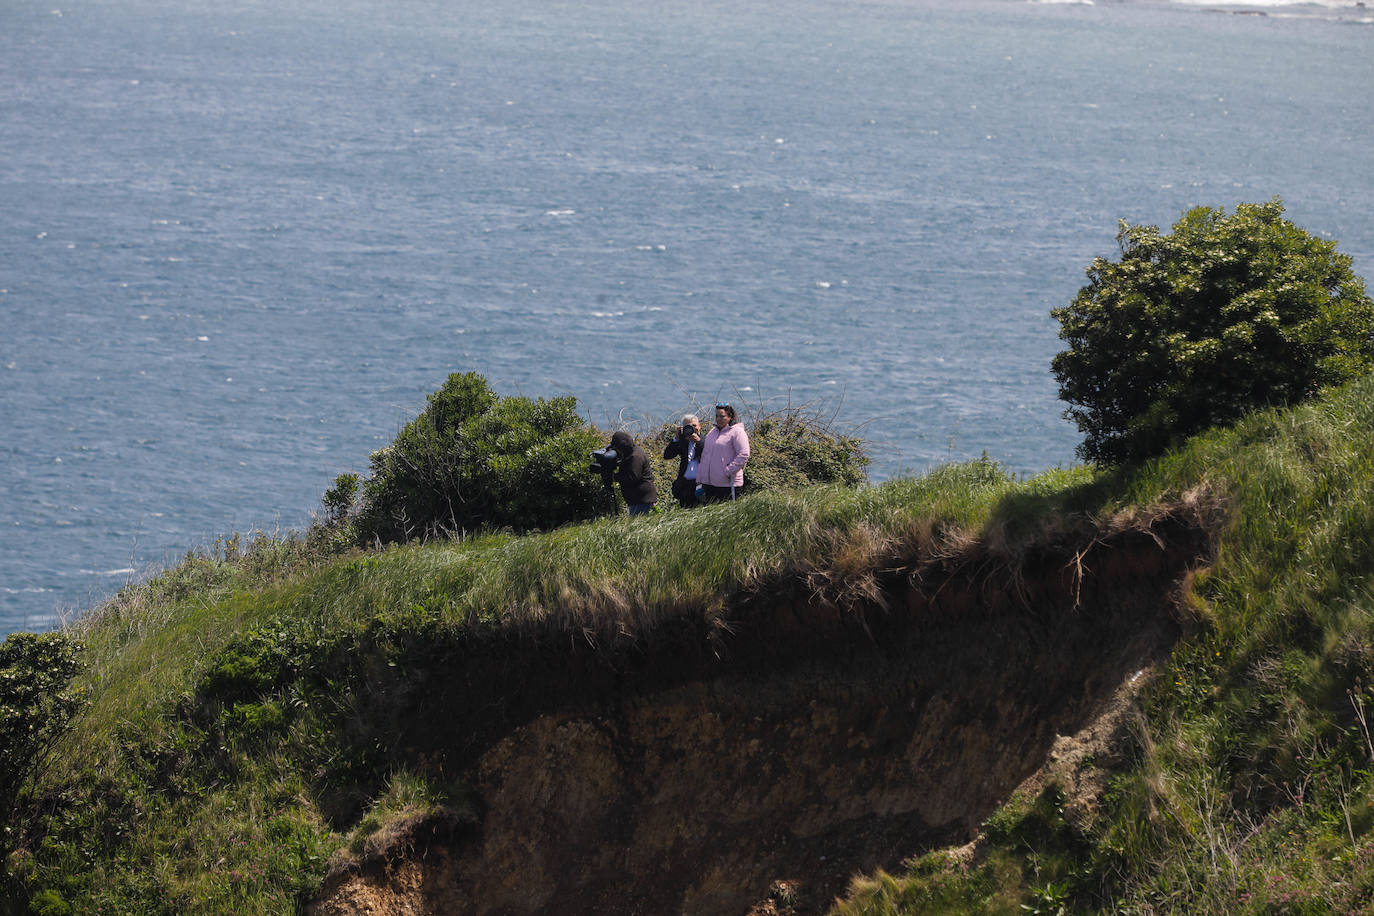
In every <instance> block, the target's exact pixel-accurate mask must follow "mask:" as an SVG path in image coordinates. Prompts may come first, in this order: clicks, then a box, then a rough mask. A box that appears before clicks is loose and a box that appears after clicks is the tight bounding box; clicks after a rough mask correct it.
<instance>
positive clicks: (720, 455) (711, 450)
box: [697, 423, 749, 487]
mask: <svg viewBox="0 0 1374 916" xmlns="http://www.w3.org/2000/svg"><path fill="white" fill-rule="evenodd" d="M748 460H749V434H748V433H746V432H745V431H744V424H743V423H731V424H730V425H729V426H727V427H725V428H724V429H721V428H720V427H717V426H713V427H711V431H710V432H709V433H707V434H706V440H705V441H704V442H703V443H702V446H701V467H699V468H698V469H697V483H700V484H706V485H707V486H712V487H739V486H743V485H744V464H745V462H747V461H748Z"/></svg>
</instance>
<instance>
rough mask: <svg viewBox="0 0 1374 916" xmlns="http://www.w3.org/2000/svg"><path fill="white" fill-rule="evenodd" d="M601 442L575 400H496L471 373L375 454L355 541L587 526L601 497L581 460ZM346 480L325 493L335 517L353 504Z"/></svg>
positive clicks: (453, 381)
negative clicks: (583, 523)
mask: <svg viewBox="0 0 1374 916" xmlns="http://www.w3.org/2000/svg"><path fill="white" fill-rule="evenodd" d="M601 444H602V435H601V433H600V432H598V431H597V430H595V429H593V428H591V427H590V426H588V425H587V424H586V423H584V422H583V420H582V418H581V417H579V416H578V414H577V399H576V398H573V397H561V398H553V399H552V400H547V401H546V400H544V399H542V398H541V399H539V400H537V401H532V400H530V399H529V398H525V397H505V398H500V397H497V396H496V394H495V393H493V392H492V390H491V388H490V387H489V386H488V385H487V382H486V379H484V378H482V376H480V375H478V374H477V373H475V372H468V373H465V374H461V375H460V374H457V373H455V374H453V375H450V376H449V378H448V380H447V381H446V382H445V383H444V385H443V387H442V388H440V389H439V390H438V391H436V392H434V393H433V394H431V395H430V396H429V404H428V406H427V407H426V408H425V410H424V411H423V412H422V413H421V414H420V415H419V416H418V417H416V418H415V419H414V420H412V421H411V422H410V423H408V424H406V426H405V427H404V428H403V429H402V430H401V431H400V433H399V434H397V436H396V439H395V441H394V442H392V443H391V445H389V446H387V447H386V448H383V449H381V450H379V451H377V452H374V453H373V455H372V458H371V471H372V473H371V476H370V477H368V478H367V479H366V480H365V481H364V482H363V485H362V495H361V500H360V502H361V505H360V508H359V509H358V513H357V516H356V518H355V519H354V526H355V531H356V534H357V535H358V537H359V539H360V540H362V541H383V542H399V541H407V540H411V539H413V538H423V537H429V536H433V535H436V534H440V533H445V532H456V531H476V530H479V529H488V528H512V529H515V530H517V531H526V530H530V529H540V528H552V527H556V526H558V525H561V524H565V523H567V522H571V521H576V520H579V519H585V518H590V517H591V516H593V515H595V514H596V512H597V509H598V507H599V505H600V503H599V502H598V500H599V499H600V497H601V491H600V481H599V479H598V478H596V477H595V476H594V475H592V474H590V473H588V471H587V456H588V454H589V453H590V452H591V451H592V449H594V448H597V447H598V446H599V445H601ZM349 476H350V475H342V476H341V477H340V478H338V479H337V480H336V481H335V485H334V487H333V488H332V489H331V490H330V491H329V492H328V493H327V494H326V506H325V508H326V510H327V511H328V512H329V513H330V517H331V518H333V519H336V520H337V519H339V518H340V517H341V515H342V514H343V513H346V512H347V511H348V507H349V506H350V505H351V504H352V501H353V500H352V495H351V494H352V487H351V486H350V484H351V481H349V480H347V479H346V478H348V477H349Z"/></svg>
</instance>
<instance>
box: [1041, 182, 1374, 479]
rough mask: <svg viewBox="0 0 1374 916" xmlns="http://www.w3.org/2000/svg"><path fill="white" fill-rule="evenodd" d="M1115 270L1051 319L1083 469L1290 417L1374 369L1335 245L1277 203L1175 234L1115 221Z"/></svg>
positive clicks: (1361, 294) (1371, 332)
mask: <svg viewBox="0 0 1374 916" xmlns="http://www.w3.org/2000/svg"><path fill="white" fill-rule="evenodd" d="M1116 238H1117V243H1118V244H1119V245H1120V247H1121V260H1120V261H1118V262H1111V261H1108V260H1106V259H1105V258H1096V259H1094V260H1093V262H1092V265H1091V266H1090V267H1089V268H1088V271H1087V274H1088V279H1089V282H1088V285H1087V286H1085V287H1083V288H1082V289H1081V290H1079V292H1078V295H1077V296H1075V297H1074V300H1073V302H1072V303H1071V304H1070V305H1068V306H1066V307H1063V308H1057V309H1055V310H1054V311H1053V312H1052V313H1051V314H1053V315H1054V317H1055V318H1056V319H1058V321H1059V323H1060V331H1059V336H1060V338H1061V339H1063V340H1064V341H1065V342H1066V343H1067V344H1068V349H1067V350H1065V351H1063V352H1061V353H1059V354H1058V355H1057V356H1056V357H1055V358H1054V362H1053V368H1054V374H1055V377H1056V378H1057V379H1058V381H1059V396H1060V398H1062V399H1063V400H1065V401H1067V402H1068V403H1069V405H1070V407H1069V408H1068V410H1067V411H1066V415H1067V416H1069V417H1071V418H1072V419H1073V420H1074V421H1075V422H1076V423H1077V424H1078V428H1079V430H1080V431H1082V432H1083V433H1085V434H1086V439H1085V440H1084V442H1083V444H1082V445H1081V446H1080V447H1079V454H1080V455H1081V456H1082V457H1084V458H1085V459H1088V460H1090V461H1106V462H1122V461H1138V460H1142V459H1145V458H1149V457H1153V456H1155V455H1158V454H1160V453H1162V452H1163V451H1164V450H1165V449H1167V448H1168V447H1169V446H1170V445H1171V444H1174V443H1177V442H1179V441H1180V440H1182V439H1184V438H1186V437H1188V436H1191V435H1193V434H1195V433H1198V432H1201V431H1202V430H1204V429H1207V428H1209V427H1212V426H1218V425H1224V424H1229V423H1231V422H1233V421H1235V420H1237V419H1239V418H1240V416H1241V415H1243V414H1244V413H1246V412H1248V411H1249V410H1251V409H1253V408H1256V407H1262V406H1290V405H1293V404H1296V403H1298V402H1299V401H1302V400H1304V399H1305V398H1308V397H1310V396H1312V395H1313V394H1315V393H1316V392H1317V391H1318V390H1320V389H1322V388H1327V387H1330V386H1333V385H1337V384H1340V383H1342V382H1345V381H1348V380H1350V379H1351V378H1353V377H1355V376H1357V375H1359V374H1361V373H1364V372H1367V371H1368V370H1369V368H1370V367H1371V365H1374V301H1371V300H1370V298H1369V296H1367V295H1366V294H1365V289H1364V283H1363V281H1362V280H1361V279H1360V278H1359V277H1357V276H1356V275H1355V274H1354V273H1353V272H1352V271H1351V260H1350V258H1349V257H1347V256H1346V255H1343V254H1339V253H1338V252H1337V251H1336V246H1335V243H1334V242H1328V241H1323V240H1321V239H1318V238H1314V237H1313V236H1311V235H1309V234H1308V233H1307V232H1305V231H1304V230H1302V229H1300V228H1298V227H1297V226H1295V225H1294V224H1293V223H1291V222H1289V221H1288V220H1285V219H1283V204H1282V203H1281V202H1280V201H1279V200H1277V199H1275V200H1272V201H1270V202H1269V203H1266V204H1241V205H1240V206H1238V207H1237V208H1236V212H1235V213H1234V214H1233V215H1231V216H1227V215H1226V214H1225V212H1224V211H1223V210H1222V209H1220V208H1218V209H1215V210H1213V209H1210V208H1207V207H1196V208H1194V209H1192V210H1189V211H1187V212H1186V213H1184V214H1183V216H1182V217H1181V218H1180V220H1179V221H1178V222H1177V223H1175V224H1174V227H1173V234H1171V235H1161V234H1160V232H1159V230H1158V229H1157V228H1156V227H1154V226H1131V225H1127V224H1126V223H1125V222H1124V221H1123V222H1122V223H1121V228H1120V231H1119V232H1118V233H1117V237H1116Z"/></svg>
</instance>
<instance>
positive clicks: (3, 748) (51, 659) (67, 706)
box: [0, 633, 86, 869]
mask: <svg viewBox="0 0 1374 916" xmlns="http://www.w3.org/2000/svg"><path fill="white" fill-rule="evenodd" d="M82 649H83V646H82V645H81V643H79V642H77V641H75V640H73V639H71V638H70V637H68V636H66V635H64V634H62V633H43V634H41V635H36V634H33V633H14V634H11V635H10V637H9V638H8V639H6V640H5V641H4V642H3V643H0V869H3V866H4V862H5V858H6V856H7V855H8V854H9V853H10V852H11V851H12V850H13V849H14V848H15V847H16V845H17V844H18V843H19V842H20V841H21V839H22V834H23V833H24V831H25V829H26V828H27V827H28V826H29V823H28V817H27V815H26V814H25V812H24V809H25V808H26V807H28V799H29V796H30V794H31V793H32V792H33V789H34V787H35V786H36V785H37V783H38V780H39V779H40V778H41V777H42V775H43V773H44V771H45V770H47V768H48V764H49V763H50V762H51V761H52V757H53V752H54V750H55V749H56V746H57V742H58V739H59V738H61V737H62V735H64V734H65V733H66V732H67V730H68V729H69V728H71V725H72V720H73V719H75V718H76V716H77V714H78V713H80V711H81V709H82V708H83V707H84V706H85V702H86V700H85V694H84V692H83V691H81V690H77V689H70V688H69V687H68V685H69V684H70V683H71V680H72V678H73V677H75V676H76V675H77V673H78V672H79V671H80V670H81V662H80V659H79V656H80V654H81V652H82Z"/></svg>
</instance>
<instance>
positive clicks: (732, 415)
mask: <svg viewBox="0 0 1374 916" xmlns="http://www.w3.org/2000/svg"><path fill="white" fill-rule="evenodd" d="M716 410H723V411H725V415H726V416H727V417H729V418H730V422H731V423H733V422H735V420H736V419H738V418H737V417H736V416H735V408H733V407H731V406H730V405H729V404H717V405H716Z"/></svg>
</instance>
